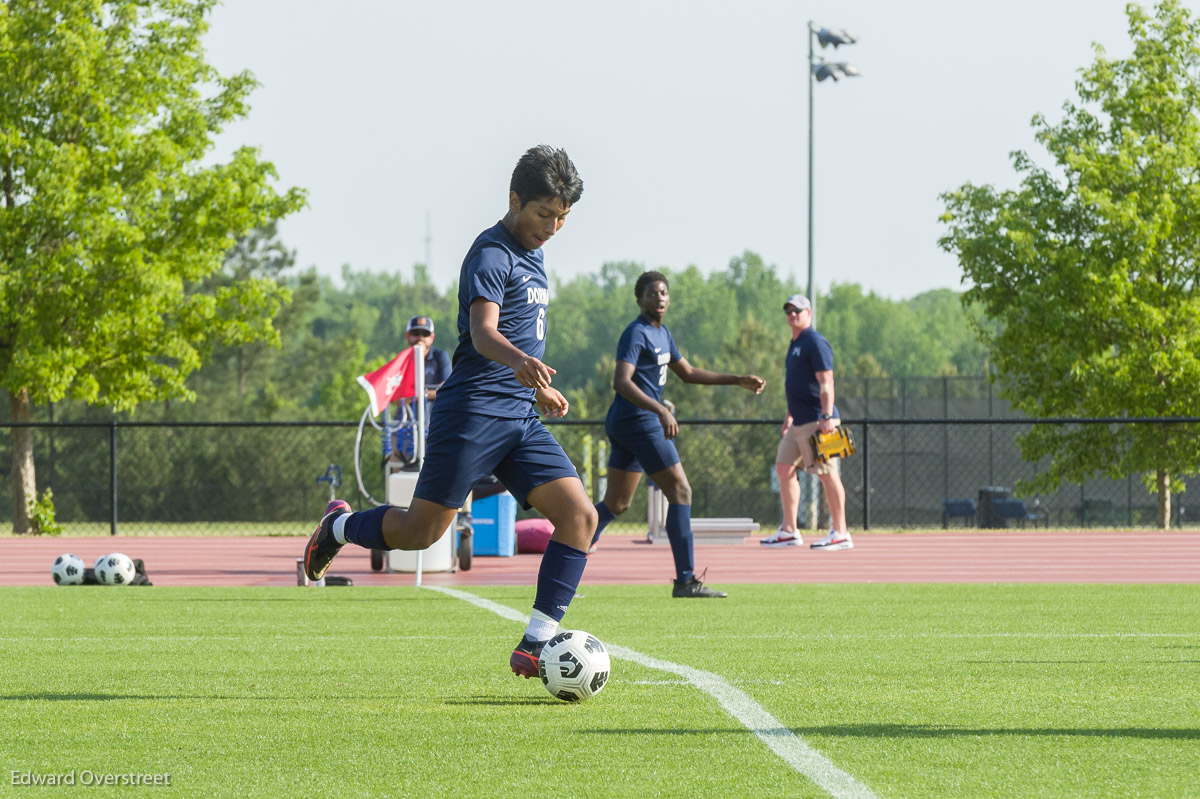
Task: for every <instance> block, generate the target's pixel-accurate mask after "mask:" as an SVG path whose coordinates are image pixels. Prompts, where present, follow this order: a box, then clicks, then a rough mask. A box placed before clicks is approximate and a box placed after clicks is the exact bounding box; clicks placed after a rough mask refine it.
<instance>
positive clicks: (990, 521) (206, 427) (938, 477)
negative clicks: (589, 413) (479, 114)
mask: <svg viewBox="0 0 1200 799" xmlns="http://www.w3.org/2000/svg"><path fill="white" fill-rule="evenodd" d="M847 382H849V381H847ZM939 384H940V385H939ZM931 385H932V386H933V388H934V389H940V394H939V391H936V390H932V389H931V388H930V386H931ZM952 387H953V388H955V390H958V389H961V388H962V386H961V384H954V383H951V381H940V380H939V381H926V383H925V385H924V386H922V387H921V389H922V391H924V392H925V394H926V395H927V396H919V395H918V394H919V392H917V391H915V390H912V389H913V388H914V387H910V386H905V387H903V388H901V387H900V386H899V385H898V384H897V381H890V388H891V389H892V391H891V392H890V395H889V394H888V393H885V392H884V391H883V390H882V389H883V388H885V386H884V385H883V384H882V383H880V384H877V385H875V386H871V387H870V390H869V391H863V392H860V393H859V394H858V395H857V396H854V395H853V394H851V395H850V396H849V397H847V396H846V393H848V392H845V391H843V396H842V398H840V399H839V405H840V406H841V407H842V409H843V417H844V418H845V423H846V424H847V425H848V426H849V427H850V429H851V430H852V432H853V434H854V437H855V440H856V441H857V442H858V452H857V454H855V455H854V456H853V457H851V458H849V459H847V460H846V461H845V463H844V464H843V465H842V479H843V483H844V484H845V487H846V513H847V519H848V521H849V524H850V527H851V529H864V528H866V529H894V528H902V529H916V528H930V527H939V528H940V527H942V526H943V524H944V523H945V521H946V520H945V519H944V510H945V508H946V505H945V502H944V501H945V500H953V499H960V500H965V499H969V500H972V502H974V503H975V510H974V512H973V514H972V515H970V516H964V517H957V518H954V519H951V520H949V521H950V523H951V524H952V526H955V527H959V526H963V525H966V524H974V525H978V526H985V527H987V526H993V527H1003V526H1013V525H1017V524H1022V525H1023V524H1025V523H1026V522H1033V523H1034V524H1039V525H1040V524H1044V525H1048V526H1051V527H1066V528H1076V527H1129V528H1142V529H1145V528H1152V527H1154V526H1155V521H1156V519H1157V510H1156V508H1157V498H1156V496H1155V495H1153V494H1151V493H1150V492H1148V491H1147V490H1146V488H1145V486H1144V483H1143V481H1142V479H1141V477H1142V476H1141V475H1130V476H1129V477H1127V478H1124V479H1121V480H1117V481H1113V480H1101V479H1097V480H1089V481H1087V482H1085V483H1083V484H1078V485H1069V486H1064V487H1062V488H1060V489H1059V490H1057V491H1055V492H1053V493H1049V494H1041V495H1035V496H1024V497H1014V495H1013V488H1014V486H1015V485H1016V484H1017V481H1018V480H1021V479H1028V478H1031V477H1033V476H1034V475H1036V474H1037V471H1038V469H1039V466H1040V468H1043V469H1044V468H1045V467H1044V464H1041V465H1039V464H1036V463H1030V462H1027V461H1024V460H1023V459H1022V458H1021V456H1020V454H1019V453H1018V451H1017V447H1016V445H1015V439H1016V437H1017V436H1019V435H1020V434H1022V433H1024V432H1026V431H1028V430H1029V429H1030V428H1031V426H1032V425H1034V424H1041V423H1049V422H1048V421H1047V420H1025V419H1020V418H1019V417H1017V416H1016V415H1013V414H1005V413H1002V411H1003V410H1004V409H1002V408H1000V407H998V406H997V405H996V403H995V402H994V401H993V400H991V399H988V398H986V397H984V398H980V397H975V398H966V399H968V400H969V401H970V402H975V403H988V404H989V405H990V406H991V407H990V409H991V410H992V411H993V413H995V415H993V416H988V417H984V418H961V417H960V418H955V417H952V416H950V415H949V414H947V415H946V416H944V417H943V418H940V419H930V418H927V417H926V418H904V416H903V415H898V416H896V417H888V418H879V417H876V418H871V417H869V416H866V415H863V416H853V415H852V413H853V412H854V411H855V410H858V411H859V412H862V411H865V410H867V409H866V405H867V403H868V402H869V403H870V405H871V407H870V409H869V410H870V412H871V414H872V415H874V414H876V413H877V412H879V411H884V412H887V411H897V410H899V411H903V412H904V414H907V413H909V412H913V413H918V412H928V410H929V407H930V405H931V404H941V405H942V409H943V410H949V403H948V400H949V398H950V397H949V395H950V391H951V388H952ZM842 388H843V389H844V388H845V387H844V386H843V387H842ZM928 395H932V396H928ZM868 398H869V399H868ZM963 399H964V398H963V397H959V398H958V400H960V401H961V400H963ZM855 403H861V405H859V406H858V407H857V408H856V405H855ZM962 407H963V406H961V405H956V406H955V408H956V409H959V410H961V408H962ZM984 407H987V406H984ZM1098 421H1100V420H1054V421H1053V422H1052V423H1054V424H1063V423H1096V422H1098ZM1166 421H1167V420H1143V421H1142V423H1146V424H1155V423H1165V422H1166ZM1104 423H1107V424H1122V423H1133V422H1129V421H1121V422H1116V421H1106V422H1104ZM1176 424H1178V423H1177V422H1176ZM22 426H28V427H30V428H31V429H32V433H33V440H34V457H35V463H36V466H37V478H38V488H39V491H42V490H44V489H45V488H46V487H49V488H50V489H51V490H52V491H53V497H54V505H55V509H56V516H57V521H58V522H59V523H60V524H62V525H63V526H64V528H65V533H66V534H67V535H73V536H74V535H80V536H85V535H101V534H105V533H113V534H118V533H120V534H127V535H206V534H207V535H215V534H230V535H301V534H307V533H308V532H309V530H310V528H311V526H312V524H313V521H314V520H315V519H316V518H318V517H319V515H320V513H321V511H322V509H323V508H324V505H325V502H326V501H327V500H328V499H329V496H330V486H329V484H328V483H323V482H319V481H318V478H320V477H323V476H325V475H326V473H327V470H328V467H329V466H330V465H331V464H337V465H339V466H340V467H341V471H342V475H343V479H344V484H343V485H342V486H341V487H340V488H339V489H337V494H338V496H339V497H342V498H344V499H348V500H350V502H351V504H353V505H355V506H356V507H357V508H365V507H368V506H369V503H368V502H367V501H366V500H365V499H363V498H362V497H361V495H360V492H359V490H358V487H357V486H356V485H355V480H354V474H355V470H354V463H353V453H354V445H355V437H356V434H357V426H356V425H355V424H353V423H346V422H325V423H316V422H312V423H306V422H297V423H191V424H184V423H145V422H143V423H123V422H107V423H58V424H52V423H46V422H37V423H33V424H31V425H22ZM549 426H550V427H551V429H552V430H553V432H554V433H555V435H556V436H557V437H558V439H559V441H560V442H561V443H562V444H563V447H564V449H566V451H567V453H568V454H569V455H570V456H571V458H572V459H573V460H574V461H575V464H576V467H577V468H578V469H579V472H580V475H581V476H582V477H583V478H584V482H585V484H586V486H587V488H588V490H589V492H591V494H592V496H593V498H596V499H598V498H599V497H601V496H602V495H603V486H604V467H603V464H604V462H605V459H606V457H607V451H608V450H607V439H606V437H605V436H604V426H603V422H602V421H599V420H590V421H565V420H564V421H552V422H550V423H549ZM14 427H16V425H12V424H11V423H0V431H3V432H2V433H0V480H3V482H4V485H5V487H6V489H7V487H8V486H9V485H11V469H12V451H11V450H12V430H13V429H14ZM1189 429H1190V430H1192V431H1194V432H1195V433H1200V424H1191V426H1190V427H1189ZM779 434H780V423H779V421H777V420H757V421H746V420H732V419H724V420H720V419H718V420H690V421H688V420H684V421H681V422H680V434H679V438H678V439H677V441H676V443H677V446H678V448H679V451H680V454H681V456H682V459H683V465H684V468H685V469H686V471H687V474H688V478H689V481H690V482H691V484H692V493H693V510H692V515H693V517H696V518H707V517H714V516H738V517H750V518H752V519H754V520H755V521H757V522H758V523H759V524H760V525H762V527H763V529H764V530H772V529H774V528H775V526H776V525H777V524H778V523H779V518H780V509H779V493H778V485H777V483H776V478H775V476H774V460H775V458H774V456H775V449H776V446H777V444H778V442H779ZM362 451H363V452H362V457H361V464H360V471H361V473H362V475H363V482H364V487H365V488H366V490H367V491H368V492H369V493H371V494H372V495H374V496H375V497H377V498H383V472H382V455H381V451H380V444H379V436H378V434H377V433H375V432H374V431H373V430H372V428H370V427H368V428H367V429H366V433H365V434H364V440H363V444H362ZM1196 482H1197V481H1196V480H1195V479H1193V480H1190V481H1187V483H1188V487H1189V488H1192V489H1195V490H1200V486H1197V485H1196ZM801 488H802V500H801V509H802V515H803V513H804V510H805V508H806V507H810V505H809V503H808V501H807V500H808V498H809V494H808V488H809V481H807V480H805V479H801ZM1190 496H1192V494H1191V493H1190V492H1186V491H1185V492H1184V493H1182V494H1176V495H1174V496H1173V498H1172V516H1173V519H1172V521H1173V525H1174V526H1187V527H1195V526H1197V523H1200V511H1197V512H1189V510H1188V504H1187V503H1188V500H1189V497H1190ZM1010 498H1012V499H1019V500H1021V501H1022V502H1023V503H1024V506H1023V507H1024V511H1025V513H1024V514H1023V515H1020V516H1004V515H1002V514H998V513H994V512H993V510H994V505H995V503H994V501H995V500H1004V499H1010ZM995 507H1000V506H995ZM12 509H13V506H12V494H11V491H9V490H5V491H4V492H3V494H2V495H0V524H3V526H4V529H8V528H9V527H11V522H12ZM1030 517H1032V518H1030ZM622 518H623V520H636V519H645V518H646V492H645V490H644V489H641V490H639V491H638V494H637V496H636V497H635V500H634V504H633V506H632V507H631V508H630V510H629V511H628V512H627V513H626V514H624V516H623V517H622ZM802 523H803V520H802Z"/></svg>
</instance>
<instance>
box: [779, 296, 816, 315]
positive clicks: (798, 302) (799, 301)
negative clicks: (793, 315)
mask: <svg viewBox="0 0 1200 799" xmlns="http://www.w3.org/2000/svg"><path fill="white" fill-rule="evenodd" d="M789 305H790V306H792V307H793V308H795V309H796V310H797V311H811V310H812V303H810V302H809V301H808V297H805V296H804V295H803V294H793V295H792V296H790V297H788V298H787V299H786V300H784V301H783V310H785V311H786V310H787V309H788V306H789Z"/></svg>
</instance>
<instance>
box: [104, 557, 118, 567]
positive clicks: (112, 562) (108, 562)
mask: <svg viewBox="0 0 1200 799" xmlns="http://www.w3.org/2000/svg"><path fill="white" fill-rule="evenodd" d="M120 562H121V561H119V560H117V559H116V558H109V559H108V560H106V561H104V565H106V566H108V568H110V569H115V568H117V564H118V563H120Z"/></svg>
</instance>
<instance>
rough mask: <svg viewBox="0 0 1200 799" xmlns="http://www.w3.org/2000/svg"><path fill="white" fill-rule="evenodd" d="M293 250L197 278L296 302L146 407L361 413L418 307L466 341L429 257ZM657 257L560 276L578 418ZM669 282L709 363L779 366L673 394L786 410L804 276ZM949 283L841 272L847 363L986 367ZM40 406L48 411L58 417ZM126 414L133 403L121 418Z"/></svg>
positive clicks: (244, 249)
mask: <svg viewBox="0 0 1200 799" xmlns="http://www.w3.org/2000/svg"><path fill="white" fill-rule="evenodd" d="M294 262H295V256H294V253H292V252H290V251H289V250H288V249H287V248H286V247H285V246H284V245H283V244H282V243H281V242H280V240H279V238H278V236H277V235H276V233H275V230H274V226H268V227H265V228H263V229H258V230H255V231H253V232H251V233H250V234H249V235H247V236H246V237H244V238H243V239H241V240H240V241H239V242H238V244H237V246H236V247H235V248H234V249H233V250H232V251H231V252H230V254H229V257H228V258H227V259H226V262H225V266H224V268H223V269H221V270H220V271H219V272H217V273H215V274H214V275H212V276H211V277H209V278H208V280H207V281H206V285H204V286H202V287H199V288H198V289H197V290H199V291H205V292H212V291H218V290H220V289H221V288H222V287H224V286H228V285H234V284H237V283H239V282H243V281H246V280H257V281H263V280H266V281H271V282H274V283H276V284H277V285H278V286H279V287H280V289H281V294H287V295H290V297H291V301H290V302H289V303H287V304H285V305H284V306H283V308H282V309H281V310H280V312H279V313H278V314H277V315H276V317H275V327H276V329H277V330H278V335H279V346H273V345H272V344H271V343H269V342H252V343H247V344H240V345H236V346H220V345H218V346H216V347H214V349H213V353H212V356H211V358H210V360H209V361H208V363H206V364H205V365H204V366H202V367H201V368H200V369H198V370H197V371H195V372H194V373H193V374H192V375H191V377H190V378H189V379H188V381H187V387H188V388H189V389H190V390H191V391H192V392H193V393H194V395H195V401H194V402H192V401H180V400H178V399H170V400H164V401H160V402H151V403H144V404H143V405H141V406H140V407H139V408H138V410H137V412H136V415H135V416H133V417H132V418H135V419H137V420H138V421H151V420H175V421H297V420H356V419H358V417H359V416H360V415H361V414H362V411H363V408H364V407H365V405H366V394H365V393H364V392H363V390H362V388H361V387H360V386H359V385H358V383H357V382H356V378H357V377H358V376H359V375H362V374H365V373H367V372H369V371H371V370H372V369H374V368H376V367H378V366H380V365H381V364H382V363H384V362H385V361H386V360H388V359H390V358H392V357H393V356H394V355H395V354H396V353H397V352H399V351H400V349H402V348H403V347H405V346H406V345H405V343H404V337H403V333H404V327H405V324H406V323H407V321H408V319H409V318H410V317H412V316H415V315H418V314H422V315H426V316H429V317H431V318H432V319H433V320H434V322H435V325H436V327H437V340H436V341H435V346H439V347H442V348H443V349H445V350H447V351H448V352H450V353H453V351H454V347H455V346H456V344H457V321H456V320H457V312H458V299H457V286H456V285H452V286H450V287H449V288H447V289H446V290H444V291H442V290H439V289H438V288H437V287H436V286H434V285H433V283H432V282H431V281H430V280H429V278H428V274H427V272H426V269H425V268H424V266H422V265H420V264H418V265H416V266H415V267H414V268H413V270H412V274H411V276H408V277H406V276H402V275H396V274H388V275H384V274H373V273H361V272H355V271H353V270H352V269H351V268H349V267H345V268H344V269H343V274H342V281H341V285H340V286H339V285H336V284H335V282H334V281H333V280H331V279H329V278H326V277H320V276H318V275H317V274H316V272H315V271H314V270H313V269H308V270H305V271H300V272H297V271H296V270H295V269H294ZM644 269H645V268H644V267H643V266H641V265H639V264H634V263H628V262H626V263H610V264H605V265H604V266H603V267H601V269H600V270H599V272H597V273H594V274H590V275H581V276H578V277H574V278H571V279H568V280H555V279H554V278H553V275H551V277H552V281H553V286H554V288H553V291H552V298H551V305H550V313H549V333H548V337H547V345H546V356H545V360H546V362H547V363H548V364H550V365H551V366H553V367H554V368H555V369H557V370H558V374H557V375H556V376H555V378H554V382H555V385H556V386H557V387H559V388H560V390H562V391H563V392H564V393H565V394H566V395H567V396H568V398H569V399H570V400H571V402H572V410H571V417H572V418H576V419H584V418H602V417H603V416H604V414H605V412H606V411H607V409H608V404H609V402H611V400H612V396H613V392H612V376H613V369H614V368H615V358H614V355H615V353H616V347H617V339H618V337H619V336H620V334H621V332H622V331H623V330H624V329H625V326H626V325H627V324H628V323H629V322H630V321H632V320H633V319H634V318H635V317H636V316H637V314H638V308H637V306H636V304H635V302H634V296H633V286H634V283H635V281H636V280H637V277H638V275H640V274H641V273H642V272H643V271H644ZM660 271H663V272H664V274H666V275H667V277H668V278H669V280H670V282H671V308H670V310H669V312H668V314H667V319H666V324H667V326H668V327H669V328H670V329H671V332H672V334H673V335H674V336H675V339H676V341H677V342H678V343H679V346H680V349H681V350H682V352H683V354H684V355H685V356H686V357H687V358H688V360H689V361H691V362H692V363H693V364H694V365H696V366H701V367H703V368H707V369H713V370H717V371H727V372H734V373H754V374H758V375H761V376H762V377H764V378H765V379H766V380H767V390H766V391H765V392H764V393H763V395H762V396H760V397H755V396H753V395H750V394H747V393H746V392H743V391H736V390H732V389H715V390H714V389H709V390H707V391H704V390H696V389H695V388H694V387H691V386H687V385H685V384H683V383H682V382H680V381H676V380H671V381H669V382H668V384H667V391H666V396H667V397H668V398H669V399H671V400H672V401H673V402H674V403H675V404H676V407H677V413H678V415H680V416H681V417H685V418H696V417H705V418H712V417H719V416H731V417H738V418H755V419H761V418H780V419H782V418H783V415H784V412H785V400H784V395H783V359H784V353H785V352H786V347H787V344H788V341H789V340H790V331H789V329H788V327H787V324H786V322H785V321H784V317H783V311H782V307H783V300H784V298H786V297H787V296H788V295H789V294H792V293H794V292H795V291H796V290H797V285H796V283H795V281H793V280H791V279H788V278H785V277H782V276H780V275H779V274H778V271H777V270H776V269H775V268H774V267H772V266H767V265H764V264H763V262H762V259H761V258H759V257H758V256H757V255H755V254H754V253H749V252H747V253H745V254H743V255H741V256H739V257H737V258H734V259H732V261H731V262H730V264H729V266H728V268H726V269H725V270H723V271H721V272H716V273H712V274H709V275H705V274H703V273H701V272H700V271H699V270H698V269H696V268H695V267H689V268H687V269H685V270H681V271H673V270H670V269H665V268H664V269H660ZM960 297H961V295H960V294H959V293H957V292H954V291H951V290H948V289H939V290H935V291H931V292H927V293H925V294H921V295H919V296H917V297H914V298H912V299H909V300H901V301H894V300H889V299H886V298H883V297H880V296H878V295H876V294H873V293H869V292H867V293H864V291H863V290H862V288H861V287H859V286H858V285H855V284H835V285H834V286H833V287H832V289H831V290H830V291H829V292H828V293H826V294H823V295H821V296H820V297H819V298H818V302H817V307H818V308H819V309H820V311H819V313H820V316H819V318H818V320H817V327H818V328H819V329H820V330H821V331H822V333H823V334H824V335H825V336H826V337H828V338H829V339H830V341H831V342H832V343H833V346H834V354H835V361H836V366H835V373H836V374H840V375H846V376H851V375H858V376H868V377H883V376H890V377H915V376H929V375H981V374H984V373H985V372H986V353H985V351H984V349H983V345H982V344H981V343H980V340H979V337H978V335H977V334H976V333H975V331H974V329H973V324H977V323H979V321H980V320H979V319H973V318H972V317H973V312H972V310H971V309H969V308H968V309H967V310H964V308H963V305H962V303H961V299H960ZM111 414H112V411H111V410H109V409H105V408H100V407H94V408H92V407H87V406H85V405H83V404H82V403H59V404H58V405H57V406H56V409H55V418H56V419H58V420H66V419H74V420H81V419H85V418H86V419H97V418H103V419H107V418H110V417H111ZM45 415H46V409H45V408H44V407H43V408H41V409H40V413H39V418H45ZM122 418H126V417H124V416H123V417H122Z"/></svg>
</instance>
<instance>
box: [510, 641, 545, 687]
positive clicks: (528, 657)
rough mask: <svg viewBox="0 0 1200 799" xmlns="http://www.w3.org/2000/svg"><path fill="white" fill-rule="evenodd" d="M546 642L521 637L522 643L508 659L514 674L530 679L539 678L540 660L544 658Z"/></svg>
mask: <svg viewBox="0 0 1200 799" xmlns="http://www.w3.org/2000/svg"><path fill="white" fill-rule="evenodd" d="M545 645H546V642H545V641H534V640H533V639H532V638H530V637H529V636H525V635H523V636H521V643H519V644H517V648H516V649H514V650H513V652H512V654H511V655H509V658H508V666H509V668H511V669H512V670H513V674H516V675H518V676H521V677H524V678H525V679H527V680H528V679H529V678H530V677H537V676H538V658H540V657H541V656H542V647H544V646H545Z"/></svg>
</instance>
